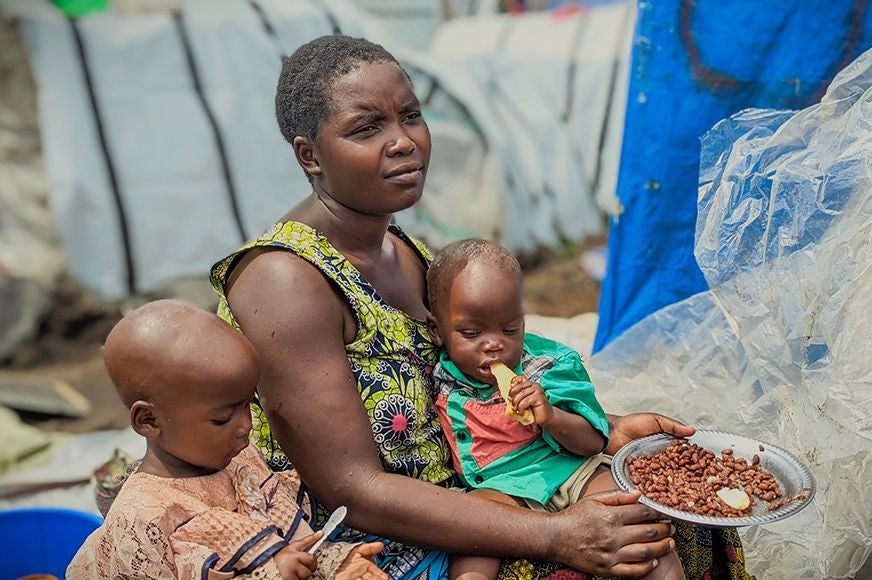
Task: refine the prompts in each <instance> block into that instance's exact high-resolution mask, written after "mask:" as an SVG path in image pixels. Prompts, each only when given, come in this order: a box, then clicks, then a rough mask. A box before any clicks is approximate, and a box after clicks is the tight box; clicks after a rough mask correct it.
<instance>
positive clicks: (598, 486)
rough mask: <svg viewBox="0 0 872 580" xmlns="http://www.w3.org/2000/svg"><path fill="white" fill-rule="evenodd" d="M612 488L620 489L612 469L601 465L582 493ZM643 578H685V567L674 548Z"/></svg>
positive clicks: (667, 579) (669, 579)
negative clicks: (682, 565)
mask: <svg viewBox="0 0 872 580" xmlns="http://www.w3.org/2000/svg"><path fill="white" fill-rule="evenodd" d="M612 489H618V484H617V483H615V480H614V478H613V477H612V472H611V470H610V469H609V468H608V467H605V466H603V465H600V466H599V467H597V468H596V471H594V473H593V475H592V476H591V477H590V479H589V480H588V481H587V484H586V485H585V486H584V489H583V490H582V492H581V494H582V497H587V496H589V495H591V494H593V493H598V492H600V491H609V490H612ZM643 578H647V579H648V580H685V575H684V569H683V568H682V567H681V560H679V559H678V554H676V553H675V551H674V550H673V551H672V552H669V553H668V554H666V555H665V556H663V557H661V558H658V559H657V567H656V568H654V571H653V572H651V573H650V574H648V575H647V576H643Z"/></svg>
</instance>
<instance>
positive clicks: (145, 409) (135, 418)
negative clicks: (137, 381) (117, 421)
mask: <svg viewBox="0 0 872 580" xmlns="http://www.w3.org/2000/svg"><path fill="white" fill-rule="evenodd" d="M157 415H158V414H157V409H156V408H155V406H154V404H153V403H150V402H148V401H141V400H140V401H136V402H134V403H133V405H131V406H130V425H131V426H132V427H133V430H134V431H136V432H137V433H139V434H140V435H142V436H143V437H145V438H146V439H154V438H155V437H157V436H158V435H160V426H159V425H158V421H157V419H158V417H157Z"/></svg>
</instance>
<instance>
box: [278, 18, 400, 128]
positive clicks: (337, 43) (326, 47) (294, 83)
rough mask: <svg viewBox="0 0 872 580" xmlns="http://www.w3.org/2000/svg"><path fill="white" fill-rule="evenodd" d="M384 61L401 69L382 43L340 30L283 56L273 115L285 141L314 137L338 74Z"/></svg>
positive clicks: (328, 110)
mask: <svg viewBox="0 0 872 580" xmlns="http://www.w3.org/2000/svg"><path fill="white" fill-rule="evenodd" d="M384 61H389V62H393V63H396V65H397V66H398V67H400V69H401V70H403V68H402V66H400V64H399V62H397V59H396V58H394V56H393V55H392V54H391V53H389V52H388V51H387V50H385V49H384V47H382V46H381V45H378V44H375V43H373V42H370V41H368V40H365V39H363V38H354V37H351V36H345V35H342V34H331V35H328V36H321V37H319V38H316V39H314V40H312V41H310V42H307V43H306V44H304V45H302V46H301V47H299V48H298V49H297V50H295V51H294V53H293V54H292V55H291V56H288V57H286V58H285V59H284V60H283V62H282V72H281V75H279V82H278V87H277V89H276V119H277V120H278V123H279V129H280V130H281V132H282V135H283V136H284V138H285V139H286V140H287V141H288V143H291V144H293V142H294V137H297V136H301V137H306V138H307V139H310V140H312V141H314V140H315V139H316V138H317V136H318V125H319V124H320V123H321V122H322V121H324V120H325V119H326V118H327V117H328V116H329V114H330V106H331V105H332V95H331V94H330V91H331V89H332V88H333V84H334V82H335V81H336V80H337V79H338V78H340V77H342V76H344V75H346V74H348V73H349V72H351V71H352V70H354V69H356V68H357V67H358V66H360V64H361V63H376V62H384ZM404 72H405V71H404Z"/></svg>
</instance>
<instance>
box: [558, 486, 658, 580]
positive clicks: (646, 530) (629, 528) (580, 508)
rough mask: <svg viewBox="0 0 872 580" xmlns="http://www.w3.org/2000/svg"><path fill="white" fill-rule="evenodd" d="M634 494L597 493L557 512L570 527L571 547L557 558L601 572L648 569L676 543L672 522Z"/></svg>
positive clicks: (631, 573) (634, 574)
mask: <svg viewBox="0 0 872 580" xmlns="http://www.w3.org/2000/svg"><path fill="white" fill-rule="evenodd" d="M639 496H640V494H639V492H638V491H634V492H626V491H621V490H615V491H607V492H603V493H597V494H594V495H591V496H589V497H587V498H585V499H583V500H581V501H580V502H578V503H576V504H575V505H573V506H570V507H569V508H567V509H566V510H564V511H563V512H561V515H565V516H566V517H567V521H568V522H570V525H572V526H573V527H574V532H572V535H571V537H573V538H574V541H575V549H574V550H570V551H568V552H563V554H562V555H561V556H560V561H561V562H563V563H565V564H568V565H570V566H574V567H576V568H580V569H583V570H585V571H588V570H589V571H591V572H595V573H597V574H604V575H624V576H628V577H631V578H635V577H640V576H644V575H645V574H648V573H650V572H651V570H653V569H654V567H656V566H657V563H656V562H655V561H656V560H657V559H658V558H660V557H662V556H664V555H666V554H668V553H669V552H670V551H671V550H672V549H673V548H674V546H675V542H674V540H672V538H671V537H670V536H671V534H672V533H673V526H672V524H671V523H670V522H663V521H659V520H658V518H660V517H661V516H660V515H659V514H658V513H657V512H656V511H654V510H652V509H651V508H649V507H648V506H645V505H642V504H640V503H638V502H637V501H636V500H638V499H639ZM582 522H583V525H581V524H582ZM591 566H593V567H594V569H592V570H591Z"/></svg>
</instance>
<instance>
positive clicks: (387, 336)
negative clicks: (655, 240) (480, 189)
mask: <svg viewBox="0 0 872 580" xmlns="http://www.w3.org/2000/svg"><path fill="white" fill-rule="evenodd" d="M276 114H277V117H278V121H279V126H280V128H281V130H282V133H283V135H284V136H285V138H286V139H287V140H288V141H289V142H290V143H291V144H292V145H293V149H294V154H295V157H296V159H297V162H298V163H299V164H300V166H301V167H302V168H303V171H305V172H306V174H307V176H308V178H309V181H310V182H311V183H312V194H311V195H310V196H309V197H308V198H306V199H305V200H304V201H302V202H301V203H300V204H299V205H297V206H296V207H295V208H293V209H292V210H291V211H290V212H288V214H286V215H285V216H284V217H282V218H281V220H280V221H279V222H278V223H277V224H275V225H274V226H273V227H272V228H271V229H270V231H268V232H267V233H266V234H264V235H263V236H261V237H260V238H259V239H258V240H257V241H256V242H254V243H252V244H250V245H248V246H246V247H245V248H243V249H241V250H240V251H239V252H236V253H234V254H233V255H231V256H228V257H227V258H226V259H225V260H222V261H221V262H219V263H218V264H216V266H215V267H214V268H213V271H212V280H213V284H214V286H215V288H216V290H217V291H218V292H219V294H220V295H221V296H222V302H221V306H220V314H222V316H224V317H225V318H226V319H227V320H228V321H230V322H231V323H232V324H234V325H236V326H238V327H239V328H240V330H242V331H243V332H244V333H245V334H246V336H247V337H248V338H249V340H250V341H251V342H252V343H253V344H254V346H255V348H256V349H257V351H258V354H259V356H260V359H261V364H262V367H263V371H262V375H261V382H260V385H259V387H258V393H259V403H260V408H262V412H261V410H260V408H258V409H255V431H256V434H255V436H254V439H255V442H256V443H257V444H258V445H259V446H260V447H261V449H262V450H264V452H265V453H266V454H267V456H268V458H269V459H270V461H271V464H272V466H273V468H279V469H280V468H282V467H284V466H285V464H286V463H287V459H285V455H284V453H282V451H284V452H285V453H287V457H288V458H290V460H291V461H292V463H293V465H294V467H296V468H297V469H298V470H299V472H300V476H301V478H302V479H303V481H305V482H306V484H307V485H308V486H309V488H310V489H311V490H312V491H313V492H314V493H315V495H316V496H317V497H318V499H319V500H320V501H321V502H322V503H323V504H324V505H326V506H328V507H330V508H335V507H336V506H339V505H345V506H347V507H348V518H347V521H346V523H347V524H349V525H350V526H351V527H354V528H357V529H360V530H365V531H366V532H369V533H371V534H377V535H380V536H384V537H389V538H394V539H398V540H401V541H403V542H406V543H408V544H410V545H416V546H426V547H428V548H437V549H438V550H444V551H449V552H457V553H466V554H480V555H490V556H502V557H509V558H524V559H530V560H532V561H527V560H523V561H521V562H518V561H513V562H512V564H511V565H504V566H503V569H504V575H521V574H523V575H530V574H532V575H534V576H544V575H546V574H548V573H550V572H552V571H553V570H554V567H549V566H548V565H545V564H541V563H539V560H547V561H551V562H559V563H562V564H565V565H568V566H570V567H572V568H575V569H578V570H583V571H585V572H588V573H593V574H603V575H626V576H641V575H644V574H647V573H649V572H650V571H651V570H652V569H653V568H654V567H655V566H656V565H657V558H658V557H660V556H662V555H663V554H666V553H668V552H669V551H670V550H672V549H673V547H674V546H675V540H674V539H673V538H671V537H670V535H671V534H672V533H673V526H672V524H671V523H668V522H662V521H658V519H657V518H658V515H657V514H656V513H655V512H654V511H653V510H651V509H649V508H648V507H646V506H644V505H641V504H639V503H637V502H636V500H637V499H638V497H639V495H638V493H624V492H614V493H609V494H605V495H602V496H600V497H597V498H596V499H587V500H584V501H582V502H579V503H578V504H576V505H575V506H572V507H571V508H569V509H567V510H565V511H563V512H561V513H558V514H542V513H537V512H533V511H530V510H523V509H520V508H514V507H511V506H505V505H499V504H494V503H492V502H487V501H484V500H481V499H479V498H475V497H471V496H469V495H467V494H463V493H460V492H458V491H457V490H454V489H450V488H451V487H452V486H454V485H456V479H455V477H454V473H453V471H452V470H451V467H450V454H449V451H448V447H447V443H446V441H445V438H444V436H443V435H442V432H441V430H440V428H439V426H438V420H437V417H436V413H435V410H434V406H433V394H432V392H431V390H430V387H431V381H430V377H429V373H430V371H431V369H432V365H433V364H434V362H435V357H436V351H435V348H434V346H433V344H432V343H431V341H430V339H429V335H428V333H427V329H426V323H425V318H426V315H427V305H426V303H425V295H426V291H425V272H426V269H427V266H428V264H429V261H430V255H429V253H428V252H427V251H426V249H425V248H424V247H423V246H422V245H421V244H419V243H418V242H416V241H414V240H412V239H410V238H408V237H407V236H406V235H405V234H404V233H403V232H402V231H401V230H400V229H399V228H397V227H395V226H392V225H391V220H392V216H393V214H394V213H396V212H398V211H401V210H404V209H407V208H410V207H411V206H412V205H414V204H415V202H417V201H418V199H419V198H420V197H421V194H422V191H423V187H424V179H425V177H426V174H427V165H428V162H429V157H430V134H429V130H428V128H427V125H426V123H425V122H424V119H423V118H422V116H421V109H420V105H419V104H418V100H417V98H416V97H415V94H414V92H413V90H412V87H411V83H410V80H409V78H408V75H407V74H406V73H405V71H404V70H403V69H402V68H401V67H400V65H399V64H398V63H397V61H396V60H395V59H394V57H393V56H391V55H390V54H389V53H388V52H386V51H385V50H384V49H383V48H382V47H380V46H378V45H374V44H372V43H369V42H367V41H365V40H362V39H352V38H349V37H345V36H339V35H336V36H328V37H322V38H318V39H316V40H314V41H312V42H310V43H308V44H306V45H304V46H302V47H300V48H299V49H298V50H297V51H296V52H295V53H294V54H293V55H291V56H290V57H288V58H287V59H285V62H284V66H283V69H282V73H281V76H280V79H279V85H278V91H277V94H276ZM659 431H665V432H668V433H672V434H675V435H679V436H689V435H690V434H692V433H693V429H692V428H690V427H687V426H684V425H681V424H679V423H677V422H675V421H672V420H671V419H668V418H666V417H663V416H660V415H655V414H638V415H629V416H626V417H610V432H611V440H610V443H609V448H608V451H610V452H614V451H616V450H617V449H618V448H619V447H620V446H621V445H622V444H623V443H625V442H626V441H628V440H630V439H632V438H635V437H639V436H643V435H648V434H651V433H654V432H659ZM733 534H734V535H735V533H734V532H733ZM730 540H731V544H732V545H731V547H732V548H734V549H735V548H738V550H741V548H740V546H739V544H738V537H737V536H735V537H734V538H730ZM708 553H709V554H710V553H711V550H708ZM385 554H387V555H391V554H394V555H397V556H398V557H397V558H395V559H394V561H392V562H384V561H379V564H380V566H381V567H382V568H383V569H384V570H385V571H387V572H388V573H389V574H391V575H392V576H393V577H412V576H418V575H419V574H422V573H426V574H430V575H432V576H439V575H443V574H444V564H445V562H444V558H442V555H443V553H442V552H440V551H428V550H426V549H424V548H413V547H408V546H406V547H403V546H393V547H392V546H388V547H387V548H386V550H385ZM733 554H735V551H734V552H733ZM694 557H695V556H694ZM704 557H705V556H704ZM728 559H729V558H728ZM738 560H739V561H738V562H735V563H730V564H729V565H731V566H732V565H733V564H735V565H734V566H733V567H734V568H735V573H734V574H733V575H732V577H736V578H747V575H746V574H745V572H744V567H743V565H742V562H741V560H742V556H741V551H739V552H738ZM686 563H687V562H685V564H686ZM701 575H702V574H700V576H701Z"/></svg>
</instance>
